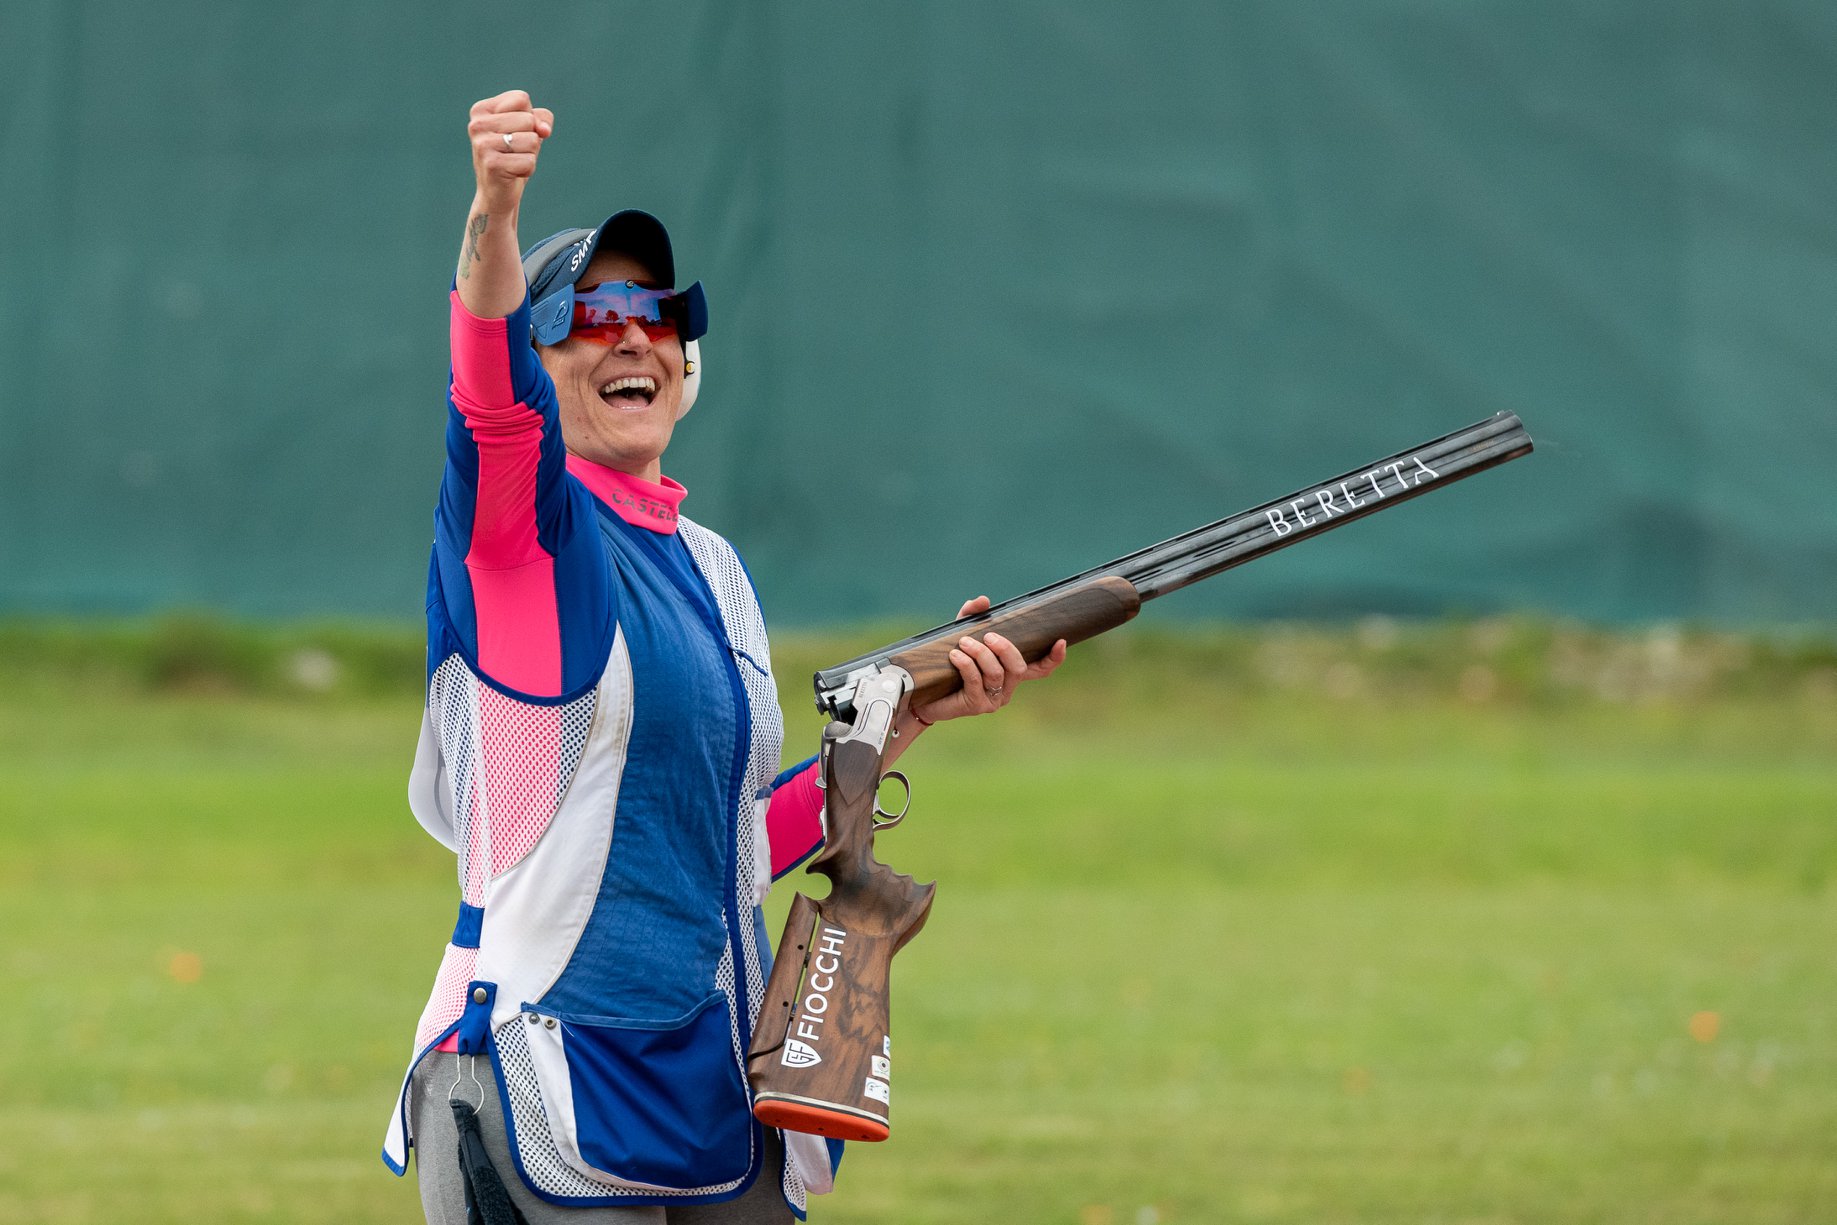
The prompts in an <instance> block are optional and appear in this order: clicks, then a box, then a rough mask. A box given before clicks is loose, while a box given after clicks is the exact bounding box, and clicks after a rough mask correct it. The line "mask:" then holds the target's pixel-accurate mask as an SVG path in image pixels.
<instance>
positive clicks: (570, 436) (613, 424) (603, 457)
mask: <svg viewBox="0 0 1837 1225" xmlns="http://www.w3.org/2000/svg"><path fill="white" fill-rule="evenodd" d="M607 281H635V282H637V283H638V284H639V285H642V286H645V287H647V288H653V289H667V288H670V287H669V286H665V285H658V284H657V282H656V281H655V279H654V278H653V275H652V273H651V271H650V269H648V268H646V267H645V266H644V265H643V264H641V263H639V262H638V261H637V260H636V259H633V258H632V257H631V256H629V255H625V254H623V253H622V252H617V251H602V252H599V253H598V254H596V255H595V256H594V257H593V262H592V263H590V264H588V265H587V271H586V273H585V275H583V276H582V277H581V278H580V281H579V282H578V284H577V285H576V288H577V289H578V290H581V291H585V290H588V289H591V288H593V287H594V286H596V285H601V284H604V283H605V282H607ZM536 352H537V355H538V356H539V357H540V358H541V360H542V365H543V367H544V368H545V369H546V370H547V371H548V372H549V377H550V378H551V379H553V380H554V382H555V397H556V400H557V401H558V402H559V404H560V406H561V437H562V441H563V443H565V444H566V446H567V448H568V450H569V451H570V452H572V453H573V454H575V455H578V456H580V457H581V458H582V459H588V460H592V461H593V462H594V463H596V464H603V465H604V466H606V467H608V468H616V469H618V470H619V471H620V472H629V473H631V474H632V475H633V476H638V477H642V478H644V479H645V480H652V481H654V480H656V479H657V477H658V475H659V473H660V472H661V471H662V465H661V463H660V460H661V458H662V456H663V452H664V448H666V447H668V446H669V445H670V435H671V434H672V433H673V432H674V431H675V428H676V417H677V415H678V411H679V410H680V408H681V406H682V393H683V344H682V338H681V337H679V336H677V335H675V334H674V333H672V334H670V335H666V336H663V337H660V338H659V339H656V340H653V339H652V338H651V337H650V336H649V335H647V334H646V332H645V330H644V329H643V328H642V327H640V326H639V325H638V324H636V323H628V324H626V325H625V330H624V331H623V332H622V333H620V334H619V336H618V339H617V340H615V341H614V342H613V343H611V344H605V343H602V342H600V341H597V340H589V339H586V338H585V337H582V336H569V337H567V338H566V339H565V340H563V341H561V343H559V344H553V345H539V346H537V350H536Z"/></svg>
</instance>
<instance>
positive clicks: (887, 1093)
mask: <svg viewBox="0 0 1837 1225" xmlns="http://www.w3.org/2000/svg"><path fill="white" fill-rule="evenodd" d="M861 1092H862V1093H863V1094H865V1095H866V1096H868V1097H871V1098H873V1099H874V1100H875V1101H877V1102H882V1103H884V1104H886V1105H889V1106H890V1105H892V1104H893V1103H892V1102H891V1101H889V1100H888V1099H889V1098H891V1097H892V1096H893V1091H892V1090H891V1089H890V1088H888V1087H887V1082H886V1081H884V1080H875V1079H874V1078H873V1077H872V1076H870V1077H868V1078H867V1082H866V1083H865V1084H863V1085H862V1086H861Z"/></svg>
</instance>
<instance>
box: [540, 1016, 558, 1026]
mask: <svg viewBox="0 0 1837 1225" xmlns="http://www.w3.org/2000/svg"><path fill="white" fill-rule="evenodd" d="M542 1025H543V1028H545V1029H554V1028H555V1018H554V1017H543V1018H542Z"/></svg>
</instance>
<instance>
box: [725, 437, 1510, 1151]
mask: <svg viewBox="0 0 1837 1225" xmlns="http://www.w3.org/2000/svg"><path fill="white" fill-rule="evenodd" d="M1530 452H1531V436H1530V435H1529V434H1527V433H1526V432H1525V429H1524V425H1523V423H1521V422H1520V421H1519V420H1518V418H1517V416H1516V415H1514V414H1512V413H1498V414H1496V415H1494V416H1492V417H1490V418H1488V419H1486V420H1484V421H1481V422H1478V423H1476V424H1474V425H1470V426H1468V427H1467V428H1466V429H1461V430H1456V431H1454V432H1453V433H1451V434H1444V435H1443V436H1442V437H1440V438H1435V439H1431V440H1430V441H1428V442H1425V443H1423V444H1422V445H1420V446H1416V447H1412V448H1410V449H1409V450H1407V451H1400V452H1398V453H1397V454H1395V455H1391V456H1387V457H1386V458H1384V459H1381V460H1378V461H1377V462H1376V463H1372V464H1366V465H1364V466H1363V467H1359V468H1354V469H1353V470H1352V471H1350V472H1347V473H1343V474H1341V475H1339V476H1336V477H1333V478H1331V479H1329V480H1326V481H1322V482H1319V483H1317V484H1314V485H1309V486H1306V487H1305V488H1302V489H1300V490H1297V491H1296V492H1295V493H1293V494H1291V495H1289V496H1287V497H1283V498H1278V499H1276V500H1275V501H1273V502H1266V503H1264V504H1263V505H1261V506H1256V507H1252V508H1251V509H1249V510H1246V511H1240V512H1239V513H1237V514H1235V515H1231V516H1228V517H1226V518H1224V519H1220V520H1218V521H1216V522H1214V523H1208V524H1205V525H1204V526H1202V527H1196V528H1194V529H1192V530H1191V531H1189V532H1183V533H1181V534H1180V535H1178V536H1174V537H1172V538H1170V539H1168V540H1163V541H1162V542H1161V543H1159V544H1154V545H1150V546H1148V547H1147V548H1145V549H1138V550H1137V551H1135V552H1134V553H1130V554H1128V555H1127V556H1124V557H1119V558H1117V559H1116V560H1114V561H1111V562H1108V563H1106V564H1104V565H1101V566H1098V567H1096V568H1094V569H1091V570H1086V571H1085V572H1083V573H1082V574H1075V575H1073V576H1071V577H1070V578H1066V579H1061V580H1059V581H1058V582H1056V583H1050V584H1048V585H1047V586H1045V587H1041V588H1039V589H1038V590H1036V591H1030V592H1028V593H1026V594H1025V595H1020V596H1015V597H1014V598H1013V599H1010V600H1004V601H1003V602H1001V603H1000V604H996V605H994V606H993V607H991V608H989V609H988V610H987V611H985V612H981V613H978V614H975V615H974V616H969V617H959V618H958V619H957V620H955V621H951V622H949V623H947V624H945V625H940V626H938V627H937V628H935V629H930V630H926V631H925V632H924V633H922V634H914V635H913V636H912V637H910V638H905V639H902V640H900V641H899V642H895V643H890V644H888V645H887V646H883V647H881V648H879V649H878V650H873V651H869V652H867V653H866V654H865V655H859V656H856V657H855V658H854V659H850V660H846V661H844V662H842V663H839V664H836V665H835V666H834V667H830V668H824V669H823V670H822V671H820V672H818V673H817V674H816V676H815V688H816V704H817V709H818V710H820V711H822V712H824V713H826V714H828V715H829V716H830V719H831V720H832V721H831V722H830V723H829V725H828V726H827V727H826V728H825V729H824V731H823V741H822V749H821V752H820V754H819V768H820V770H821V774H820V776H819V777H820V778H821V780H822V784H823V787H824V805H823V832H824V843H823V851H822V853H821V854H820V855H818V856H817V857H816V858H815V859H814V860H812V861H811V863H810V866H809V868H808V869H807V870H808V871H810V872H814V873H818V874H820V875H824V876H827V877H829V879H830V890H829V894H828V896H827V897H825V898H823V899H822V900H821V901H813V900H812V899H810V898H809V897H806V896H805V895H804V894H801V893H800V894H798V895H797V896H796V897H795V898H793V899H792V904H791V913H790V915H789V917H788V919H787V920H786V923H785V932H784V936H783V938H782V939H781V940H780V941H779V944H778V953H777V960H776V961H775V962H774V964H773V966H772V975H771V978H770V979H769V980H768V982H767V983H766V990H765V998H764V1001H763V1003H762V1004H761V1007H760V1011H759V1017H758V1020H757V1022H756V1024H755V1026H754V1029H753V1041H752V1046H751V1048H750V1050H749V1052H748V1055H747V1079H748V1081H749V1082H750V1083H751V1085H752V1089H753V1103H754V1105H753V1113H754V1115H755V1116H757V1117H758V1118H759V1119H760V1120H761V1121H762V1122H764V1123H767V1124H770V1125H772V1126H775V1127H784V1128H789V1129H790V1130H793V1131H805V1132H813V1133H815V1134H817V1135H823V1136H831V1137H835V1138H838V1139H845V1140H884V1139H886V1137H887V1135H888V1131H889V1123H888V1117H889V1112H890V1111H889V1107H890V1104H891V1101H890V1099H891V1088H890V1076H891V1072H892V1042H891V1038H890V1037H889V1030H888V1023H887V1022H888V1013H889V996H888V979H889V976H890V971H891V965H892V959H893V954H895V953H897V952H898V951H899V950H900V949H901V948H903V947H905V944H906V942H907V941H909V940H911V939H912V937H913V936H915V935H917V934H918V931H919V929H920V928H921V927H923V926H924V923H925V919H926V917H927V915H929V913H930V911H931V900H932V894H933V892H934V891H935V889H936V885H935V884H928V885H920V884H917V883H916V882H914V881H913V879H912V878H911V877H909V876H902V875H900V874H899V873H896V872H894V871H893V870H892V869H891V868H889V867H887V866H886V865H885V864H883V863H881V862H880V861H879V860H878V859H876V858H874V834H875V833H876V832H877V831H879V830H884V829H888V828H891V827H892V826H893V825H896V824H898V823H899V821H900V820H902V819H903V818H904V816H905V811H906V807H908V806H909V805H910V801H911V792H910V789H909V788H906V805H904V806H902V807H901V809H900V811H899V812H898V813H888V812H886V811H885V810H883V809H881V808H880V806H879V798H878V797H879V790H880V785H881V782H882V781H883V779H884V778H896V779H898V781H899V782H900V783H901V784H902V786H904V785H905V781H906V780H905V776H904V775H902V774H899V773H898V772H897V771H892V772H885V773H883V771H882V769H881V758H882V756H883V754H884V750H885V746H886V740H887V735H888V732H889V731H890V729H891V728H892V724H893V717H894V715H895V714H896V713H897V712H898V711H899V710H900V709H901V708H902V707H903V706H905V705H908V704H911V705H920V704H923V703H926V702H934V701H936V700H937V699H939V698H941V697H945V696H948V695H949V694H950V693H952V692H953V691H955V690H956V689H958V688H959V687H961V685H962V683H963V681H962V677H961V676H960V675H959V673H958V672H957V669H956V668H955V667H954V666H952V664H951V662H950V651H951V648H953V647H954V646H956V644H957V642H958V640H959V639H961V638H962V637H963V636H964V635H965V634H970V635H976V636H980V635H982V634H985V633H988V632H990V631H994V632H996V633H999V634H1001V635H1002V636H1003V637H1005V638H1007V639H1009V640H1010V641H1011V642H1013V643H1014V645H1015V646H1016V647H1017V648H1019V650H1020V652H1021V654H1022V655H1023V656H1024V657H1025V658H1026V659H1027V660H1028V661H1029V662H1031V661H1033V660H1036V659H1038V658H1040V657H1041V656H1042V655H1044V654H1046V652H1047V651H1049V650H1051V649H1052V645H1053V643H1055V642H1057V641H1058V640H1059V639H1061V638H1063V639H1065V641H1066V643H1067V644H1072V643H1078V642H1082V641H1084V640H1085V639H1087V638H1092V637H1095V636H1096V635H1098V634H1101V633H1103V632H1104V631H1105V630H1111V629H1115V628H1116V627H1117V626H1119V625H1121V624H1123V623H1124V622H1126V621H1129V620H1130V619H1132V618H1133V617H1134V616H1135V615H1136V613H1138V612H1139V611H1141V607H1142V602H1143V601H1144V600H1152V599H1154V598H1155V597H1156V596H1162V595H1166V594H1167V593H1168V592H1170V591H1178V590H1179V589H1180V588H1182V587H1186V586H1189V585H1191V584H1193V583H1197V582H1199V581H1200V580H1201V579H1206V578H1210V577H1212V576H1213V575H1215V574H1219V573H1222V572H1223V571H1226V570H1229V569H1231V568H1232V567H1234V566H1241V565H1243V564H1244V563H1245V562H1248V561H1254V560H1255V559H1257V558H1259V557H1264V556H1267V555H1268V554H1270V553H1274V552H1275V551H1276V550H1277V549H1285V548H1287V547H1288V546H1289V545H1292V544H1299V543H1300V542H1301V541H1303V540H1307V539H1310V538H1312V537H1314V536H1318V535H1320V534H1321V533H1322V532H1327V531H1331V530H1333V529H1334V528H1336V527H1339V526H1341V525H1343V524H1346V523H1350V522H1352V521H1353V520H1354V519H1361V518H1364V517H1365V516H1366V515H1371V514H1376V513H1377V512H1378V511H1380V510H1383V509H1384V508H1386V507H1389V506H1395V505H1397V504H1398V503H1400V502H1406V501H1408V500H1409V499H1411V498H1414V497H1419V496H1421V495H1422V494H1425V493H1428V492H1429V491H1430V490H1433V489H1439V488H1441V487H1442V486H1444V485H1450V484H1453V483H1454V482H1455V481H1458V480H1460V479H1462V478H1463V477H1468V476H1472V475H1473V474H1474V473H1476V472H1483V471H1485V470H1486V469H1488V468H1494V467H1497V466H1498V465H1500V464H1503V463H1506V462H1507V461H1509V460H1514V459H1517V458H1518V457H1519V456H1522V455H1528V454H1530Z"/></svg>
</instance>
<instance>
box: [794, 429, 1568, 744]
mask: <svg viewBox="0 0 1837 1225" xmlns="http://www.w3.org/2000/svg"><path fill="white" fill-rule="evenodd" d="M1531 445H1532V444H1531V436H1530V435H1529V434H1527V433H1526V432H1525V429H1524V425H1523V423H1522V422H1520V421H1519V420H1518V418H1517V416H1516V415H1515V414H1513V413H1498V414H1496V415H1494V416H1492V417H1489V418H1488V419H1486V420H1485V421H1481V422H1478V423H1476V424H1474V425H1470V426H1468V427H1467V428H1466V429H1463V430H1456V431H1454V432H1453V433H1452V434H1444V435H1442V436H1441V437H1440V438H1435V439H1431V440H1430V441H1428V442H1425V443H1423V444H1422V445H1420V446H1416V447H1412V448H1410V449H1409V450H1407V451H1399V452H1398V453H1397V454H1395V455H1391V456H1387V457H1386V458H1384V459H1381V460H1378V461H1377V462H1376V463H1372V464H1366V465H1365V466H1363V467H1360V468H1354V469H1353V470H1352V471H1350V472H1346V473H1342V474H1341V475H1339V476H1336V477H1333V478H1331V479H1329V480H1326V481H1321V482H1319V483H1317V484H1314V485H1308V486H1305V487H1303V488H1302V489H1299V490H1297V491H1296V492H1294V493H1292V494H1290V495H1288V496H1287V497H1283V498H1278V499H1276V500H1275V501H1273V502H1265V503H1264V504H1263V505H1261V506H1255V507H1252V508H1251V509H1249V510H1245V511H1240V512H1238V513H1237V514H1235V515H1231V516H1228V517H1227V518H1224V519H1220V520H1218V521H1216V522H1214V523H1208V524H1206V525H1204V526H1203V527H1196V528H1194V529H1193V530H1192V531H1189V532H1183V533H1182V534H1180V535H1178V536H1175V537H1173V538H1171V539H1169V540H1163V541H1162V542H1161V543H1159V544H1155V545H1150V546H1148V547H1147V548H1145V549H1138V550H1137V551H1136V552H1134V553H1130V554H1128V555H1127V556H1125V557H1119V558H1117V559H1116V560H1115V561H1112V562H1107V563H1105V564H1104V565H1101V566H1098V567H1096V568H1094V569H1091V570H1086V571H1085V572H1084V573H1082V574H1075V575H1073V576H1072V577H1070V578H1066V579H1060V580H1059V581H1058V582H1056V583H1051V584H1048V585H1047V586H1045V587H1041V588H1040V589H1039V590H1037V591H1030V592H1028V593H1027V594H1025V595H1020V596H1015V597H1014V598H1013V599H1011V600H1004V601H1003V602H1002V603H1000V604H997V605H995V606H994V607H993V608H990V609H989V610H988V611H987V612H984V613H978V614H977V615H975V616H972V617H959V618H958V619H957V620H955V621H952V622H950V623H948V624H946V625H940V626H938V627H937V628H935V629H929V630H926V631H925V632H924V633H922V634H914V635H913V636H912V637H910V638H906V639H902V640H901V641H899V642H895V643H891V644H889V645H887V646H884V647H881V648H880V649H879V650H876V651H869V652H868V653H867V654H865V655H860V656H857V657H855V658H854V659H851V660H848V661H847V662H845V663H840V664H837V665H835V666H834V667H832V668H825V669H823V670H822V671H821V672H818V673H817V674H816V677H815V684H816V705H817V709H818V710H821V711H824V712H825V713H827V714H828V715H829V716H830V717H831V718H835V719H848V718H852V717H853V708H854V692H855V687H856V686H857V685H858V684H860V683H861V681H862V680H863V679H864V678H865V677H867V676H869V675H871V674H873V673H874V672H877V671H878V670H880V669H881V668H883V667H886V666H888V665H891V666H893V667H897V668H900V669H903V670H904V671H905V672H906V673H907V674H909V675H910V676H911V677H912V681H913V692H912V697H911V701H912V702H913V703H915V704H916V703H921V702H930V701H936V700H937V699H938V698H941V697H943V696H945V695H946V694H949V693H951V692H953V691H954V690H955V689H957V688H958V687H959V685H960V683H961V681H960V678H959V677H958V674H957V670H956V669H955V668H953V667H951V666H950V659H949V656H950V648H951V647H952V646H954V645H956V642H957V640H958V639H959V638H961V637H963V635H965V634H975V635H981V634H985V633H987V632H989V631H991V630H993V631H995V632H997V633H1000V634H1002V635H1003V636H1005V637H1007V638H1010V639H1012V640H1013V642H1014V644H1015V645H1016V646H1017V647H1019V648H1020V652H1021V654H1022V655H1023V656H1025V657H1026V658H1027V659H1028V660H1029V661H1032V660H1035V659H1038V658H1039V657H1040V656H1042V655H1044V654H1045V653H1046V652H1047V651H1049V650H1051V649H1052V644H1053V643H1054V642H1057V641H1058V640H1059V639H1061V638H1063V639H1065V640H1066V642H1067V643H1076V642H1082V641H1084V640H1085V639H1086V638H1091V637H1094V636H1096V635H1098V634H1101V633H1103V632H1104V631H1105V630H1111V629H1115V628H1116V627H1117V626H1119V625H1121V624H1122V623H1123V622H1125V621H1128V620H1129V619H1130V618H1131V617H1133V616H1135V614H1136V612H1137V611H1138V610H1139V609H1140V608H1141V604H1142V601H1144V600H1152V599H1154V598H1155V597H1156V596H1160V595H1166V594H1167V593H1168V592H1170V591H1178V590H1179V589H1180V588H1182V587H1185V586H1188V585H1190V584H1192V583H1197V582H1198V581H1200V580H1201V579H1206V578H1210V577H1212V576H1213V575H1214V574H1218V573H1221V572H1222V571H1225V570H1229V569H1231V568H1232V567H1233V566H1241V565H1243V564H1244V563H1245V562H1247V561H1254V560H1256V559H1257V558H1259V557H1265V556H1267V555H1269V554H1271V553H1274V552H1275V551H1276V550H1277V549H1285V548H1287V547H1288V546H1289V545H1292V544H1299V543H1300V542H1301V541H1303V540H1307V539H1310V538H1312V537H1314V536H1318V535H1320V534H1321V533H1322V532H1327V531H1331V530H1333V529H1334V528H1336V527H1339V526H1341V525H1342V524H1346V523H1350V522H1352V521H1353V520H1354V519H1362V518H1364V517H1365V516H1366V515H1372V514H1376V513H1377V512H1378V511H1380V510H1383V509H1384V508H1385V507H1388V506H1395V505H1397V504H1398V503H1400V502H1407V501H1408V500H1409V499H1411V498H1414V497H1419V496H1421V495H1422V494H1425V493H1428V492H1429V491H1430V490H1432V489H1439V488H1441V487H1442V486H1444V485H1450V484H1453V483H1454V482H1455V481H1458V480H1460V479H1462V478H1463V477H1468V476H1472V475H1473V474H1474V473H1476V472H1484V471H1485V470H1486V469H1488V468H1493V467H1497V466H1498V465H1499V464H1503V463H1505V462H1507V461H1508V460H1513V459H1517V458H1518V457H1519V456H1521V455H1528V454H1530V453H1531Z"/></svg>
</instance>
